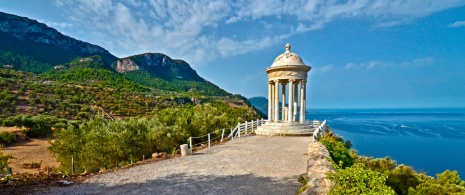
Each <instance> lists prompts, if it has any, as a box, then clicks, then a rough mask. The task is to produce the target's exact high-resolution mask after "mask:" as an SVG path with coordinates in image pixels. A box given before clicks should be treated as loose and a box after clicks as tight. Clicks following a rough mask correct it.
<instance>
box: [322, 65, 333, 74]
mask: <svg viewBox="0 0 465 195" xmlns="http://www.w3.org/2000/svg"><path fill="white" fill-rule="evenodd" d="M333 68H334V66H333V65H331V64H330V65H326V66H323V67H321V68H320V69H319V71H320V72H322V73H325V72H329V71H330V70H332V69H333Z"/></svg>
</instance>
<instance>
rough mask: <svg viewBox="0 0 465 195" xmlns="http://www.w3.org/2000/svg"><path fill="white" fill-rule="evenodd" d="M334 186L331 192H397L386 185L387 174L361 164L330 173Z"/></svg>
mask: <svg viewBox="0 0 465 195" xmlns="http://www.w3.org/2000/svg"><path fill="white" fill-rule="evenodd" d="M328 178H329V179H330V180H331V181H332V182H333V184H334V187H333V188H332V189H331V190H330V191H329V194H380V195H387V194H395V192H394V190H392V189H391V188H390V187H388V186H386V183H385V182H386V179H387V175H384V174H381V173H379V172H376V171H371V170H368V169H366V168H365V167H364V166H363V165H361V164H355V165H354V166H352V167H348V168H345V169H339V170H338V171H337V172H336V173H329V174H328Z"/></svg>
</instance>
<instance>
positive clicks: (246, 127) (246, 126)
mask: <svg viewBox="0 0 465 195" xmlns="http://www.w3.org/2000/svg"><path fill="white" fill-rule="evenodd" d="M248 128H249V122H247V121H245V134H246V135H247V129H248Z"/></svg>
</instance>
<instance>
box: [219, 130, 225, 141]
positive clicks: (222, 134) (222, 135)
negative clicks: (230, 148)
mask: <svg viewBox="0 0 465 195" xmlns="http://www.w3.org/2000/svg"><path fill="white" fill-rule="evenodd" d="M223 137H224V129H223V132H222V133H221V141H220V142H221V143H223Z"/></svg>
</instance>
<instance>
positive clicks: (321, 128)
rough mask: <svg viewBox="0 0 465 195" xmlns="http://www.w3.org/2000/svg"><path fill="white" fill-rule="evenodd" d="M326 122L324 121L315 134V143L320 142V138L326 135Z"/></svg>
mask: <svg viewBox="0 0 465 195" xmlns="http://www.w3.org/2000/svg"><path fill="white" fill-rule="evenodd" d="M326 129H327V126H326V120H324V121H323V122H322V123H321V124H320V125H319V126H318V127H317V128H316V130H315V131H314V132H313V142H316V141H318V137H319V136H320V135H323V134H325V133H326Z"/></svg>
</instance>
